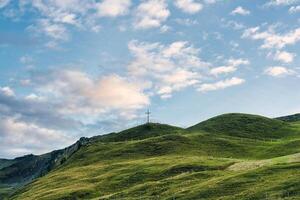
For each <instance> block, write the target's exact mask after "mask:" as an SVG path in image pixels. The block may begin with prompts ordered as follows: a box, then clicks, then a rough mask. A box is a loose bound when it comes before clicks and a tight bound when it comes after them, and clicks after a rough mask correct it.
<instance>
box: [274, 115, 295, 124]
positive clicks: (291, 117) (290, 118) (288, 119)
mask: <svg viewBox="0 0 300 200" xmlns="http://www.w3.org/2000/svg"><path fill="white" fill-rule="evenodd" d="M275 119H278V120H281V121H285V122H298V121H299V122H300V113H298V114H294V115H287V116H283V117H278V118H275Z"/></svg>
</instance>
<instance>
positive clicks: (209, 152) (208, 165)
mask: <svg viewBox="0 0 300 200" xmlns="http://www.w3.org/2000/svg"><path fill="white" fill-rule="evenodd" d="M221 119H222V120H221ZM224 120H225V121H224ZM226 120H227V123H226ZM255 120H257V123H256V124H255V122H254V121H255ZM261 120H263V122H261ZM208 122H209V123H207V122H205V123H204V125H203V124H201V125H197V126H194V127H192V128H190V129H188V130H183V129H180V128H176V127H170V126H164V125H158V124H151V125H150V127H149V126H148V127H147V126H140V127H136V128H134V129H129V130H127V131H125V132H121V133H119V134H113V135H110V136H105V137H100V138H95V139H94V140H92V141H91V142H90V143H88V144H87V145H85V146H83V147H82V148H81V149H80V150H79V151H77V152H76V153H75V154H74V155H73V156H72V157H71V158H70V159H68V160H67V161H66V163H64V164H63V165H62V166H60V167H58V168H57V169H56V170H54V171H52V172H50V173H49V174H47V175H46V176H44V177H42V178H39V179H37V180H36V181H34V182H33V183H31V184H29V185H28V186H26V187H25V188H23V189H21V190H19V191H18V192H17V193H16V194H15V195H14V196H13V197H12V199H22V200H26V199H28V200H29V199H30V200H31V199H45V200H46V199H49V200H50V199H51V200H55V199H300V155H299V154H297V153H299V152H300V124H299V123H284V122H280V121H278V120H270V119H267V118H261V117H259V116H252V115H241V114H239V115H236V114H235V115H232V114H231V115H225V116H221V118H215V119H213V120H210V121H208ZM220 123H221V124H222V125H219V124H220ZM245 123H246V124H245ZM208 124H209V126H208ZM203 127H205V128H203ZM207 127H209V130H210V132H211V133H208V129H207ZM224 127H225V128H224ZM220 128H221V129H220ZM230 130H232V131H230ZM263 133H264V134H265V135H263ZM274 138H277V140H274Z"/></svg>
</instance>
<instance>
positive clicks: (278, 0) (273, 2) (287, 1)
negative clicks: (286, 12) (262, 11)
mask: <svg viewBox="0 0 300 200" xmlns="http://www.w3.org/2000/svg"><path fill="white" fill-rule="evenodd" d="M297 2H299V0H270V1H269V2H268V3H266V5H267V6H287V5H291V4H295V3H297Z"/></svg>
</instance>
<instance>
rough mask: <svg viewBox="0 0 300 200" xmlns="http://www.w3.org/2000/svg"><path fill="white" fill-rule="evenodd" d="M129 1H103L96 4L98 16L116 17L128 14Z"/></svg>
mask: <svg viewBox="0 0 300 200" xmlns="http://www.w3.org/2000/svg"><path fill="white" fill-rule="evenodd" d="M130 6H131V0H103V1H102V2H100V3H98V4H97V11H98V15H99V16H106V17H117V16H120V15H125V14H127V13H128V12H129V8H130Z"/></svg>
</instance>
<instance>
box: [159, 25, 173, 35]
mask: <svg viewBox="0 0 300 200" xmlns="http://www.w3.org/2000/svg"><path fill="white" fill-rule="evenodd" d="M170 30H171V27H170V26H167V25H163V26H162V27H160V32H161V33H166V32H168V31H170Z"/></svg>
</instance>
